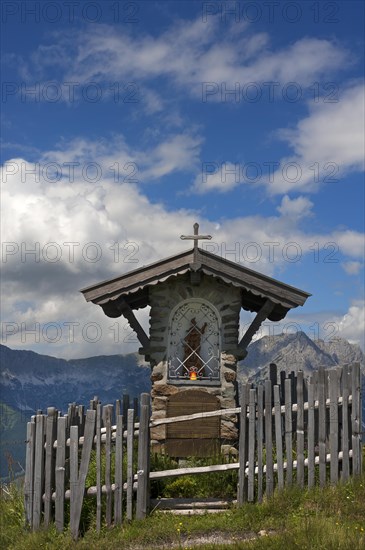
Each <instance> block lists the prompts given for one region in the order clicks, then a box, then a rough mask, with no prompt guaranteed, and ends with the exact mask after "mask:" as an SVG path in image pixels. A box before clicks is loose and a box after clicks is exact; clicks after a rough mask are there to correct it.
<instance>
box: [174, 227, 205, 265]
mask: <svg viewBox="0 0 365 550" xmlns="http://www.w3.org/2000/svg"><path fill="white" fill-rule="evenodd" d="M193 227H194V235H181V236H180V239H182V240H183V241H186V240H192V241H194V257H195V259H196V257H197V253H198V243H199V241H201V240H203V239H207V240H208V241H210V239H211V238H212V236H211V235H199V224H198V223H194V226H193Z"/></svg>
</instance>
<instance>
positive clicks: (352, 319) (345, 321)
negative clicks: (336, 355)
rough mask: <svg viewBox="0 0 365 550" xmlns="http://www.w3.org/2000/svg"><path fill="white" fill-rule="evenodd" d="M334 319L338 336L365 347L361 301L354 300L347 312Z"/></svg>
mask: <svg viewBox="0 0 365 550" xmlns="http://www.w3.org/2000/svg"><path fill="white" fill-rule="evenodd" d="M335 321H336V323H337V325H338V333H339V334H338V335H339V336H341V337H342V338H345V339H346V340H348V341H349V342H351V343H354V344H358V345H360V346H361V347H362V349H365V342H364V339H365V303H364V302H363V301H356V302H354V303H353V304H352V305H351V306H350V307H349V310H348V312H347V313H346V314H345V315H344V316H343V317H341V318H337V319H335Z"/></svg>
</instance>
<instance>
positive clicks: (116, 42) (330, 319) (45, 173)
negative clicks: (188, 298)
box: [1, 1, 365, 357]
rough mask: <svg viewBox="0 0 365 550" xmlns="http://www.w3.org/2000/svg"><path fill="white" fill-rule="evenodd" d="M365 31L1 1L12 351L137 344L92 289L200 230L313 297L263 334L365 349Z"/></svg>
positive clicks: (340, 15) (295, 20)
mask: <svg viewBox="0 0 365 550" xmlns="http://www.w3.org/2000/svg"><path fill="white" fill-rule="evenodd" d="M363 29H364V6H363V2H357V1H346V2H322V1H319V2H312V1H308V2H307V1H301V2H261V1H256V2H246V1H245V2H223V3H222V2H198V1H187V2H184V1H178V2H170V1H169V2H167V1H159V2H153V1H144V2H143V1H142V2H139V1H136V2H114V1H113V2H109V1H103V2H83V1H80V2H77V3H74V5H73V7H72V6H70V3H67V2H61V1H59V2H30V1H29V2H3V4H2V50H3V54H2V74H3V77H2V115H1V129H2V132H1V135H2V138H1V145H2V214H3V216H2V220H3V222H2V223H3V226H2V269H3V285H2V288H3V296H2V306H3V307H2V309H3V319H2V321H3V323H2V343H4V344H6V345H9V346H10V347H14V348H25V349H33V350H34V351H37V352H39V353H47V354H50V355H56V356H60V357H82V356H87V355H94V354H95V355H99V354H102V353H106V354H109V353H110V354H111V353H125V352H129V351H134V350H136V349H137V348H138V344H137V342H136V341H135V338H134V337H133V335H131V334H130V329H129V328H128V327H127V326H126V323H124V322H123V321H121V322H120V324H119V325H118V324H116V323H115V321H114V320H111V319H107V318H106V317H105V316H103V314H102V312H101V310H100V308H97V307H96V306H93V305H92V304H86V303H85V302H84V299H83V297H82V295H81V294H80V293H79V289H80V288H83V287H85V286H88V285H90V284H93V283H94V282H98V281H100V280H104V279H108V278H111V277H115V276H118V275H119V274H121V273H124V272H126V271H127V270H130V269H134V268H136V267H140V266H141V265H144V264H147V263H149V262H152V261H155V260H157V259H159V258H161V257H165V256H168V255H172V254H175V253H176V252H178V251H180V250H184V249H186V248H187V243H185V242H183V241H180V239H179V236H180V234H181V233H189V232H191V230H192V224H193V223H194V221H198V222H199V223H200V228H201V231H202V232H203V233H210V234H211V235H212V236H213V239H212V241H211V243H209V247H210V248H209V247H208V245H204V246H207V247H208V249H209V250H211V251H212V252H215V253H217V254H220V255H222V256H224V257H226V258H228V259H231V260H233V261H238V262H240V263H242V264H243V265H246V266H248V267H250V268H252V269H256V270H258V271H261V272H263V273H266V274H268V275H270V276H273V277H276V278H278V279H280V280H282V281H284V282H286V283H288V284H291V285H294V286H298V287H299V288H302V289H303V290H306V291H308V292H311V293H312V295H313V296H312V297H311V298H309V299H308V301H307V303H306V305H305V306H304V308H299V309H296V310H293V311H292V312H291V313H290V314H289V315H288V317H287V319H286V320H285V322H284V323H282V324H281V325H276V326H271V325H270V324H269V323H267V324H265V325H264V327H263V329H262V331H261V333H260V335H263V334H272V333H274V334H279V333H280V332H282V331H287V330H297V329H301V330H304V331H305V332H307V334H309V335H310V336H312V337H315V338H318V337H321V338H324V339H329V338H331V337H333V336H342V337H345V338H347V339H349V340H350V341H353V342H357V343H360V345H362V347H363V346H364V326H365V319H364V282H363V281H364V271H363V269H364V122H363V120H364V81H363V77H364V70H363V68H364V59H363V52H364V30H363ZM31 250H33V251H34V253H29V251H31ZM139 316H140V319H141V322H142V323H143V324H144V326H145V327H146V328H147V326H148V311H141V312H139ZM250 319H251V315H250V314H243V315H242V325H243V326H244V325H245V324H246V323H248V322H250ZM288 323H291V325H290V326H289V325H288Z"/></svg>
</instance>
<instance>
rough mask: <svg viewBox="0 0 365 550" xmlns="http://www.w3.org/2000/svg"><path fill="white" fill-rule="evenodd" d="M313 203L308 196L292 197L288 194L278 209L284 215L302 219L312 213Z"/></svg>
mask: <svg viewBox="0 0 365 550" xmlns="http://www.w3.org/2000/svg"><path fill="white" fill-rule="evenodd" d="M312 206H313V203H312V202H311V201H310V200H309V199H307V198H306V197H302V196H300V197H297V198H296V199H291V198H290V197H289V196H288V195H285V196H284V197H283V198H282V201H281V205H280V206H279V207H278V211H279V212H280V214H281V215H282V216H283V217H288V218H293V219H297V220H298V219H300V218H305V217H308V216H311V215H312V212H311V210H312Z"/></svg>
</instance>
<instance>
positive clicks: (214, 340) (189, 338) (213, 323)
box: [168, 298, 220, 383]
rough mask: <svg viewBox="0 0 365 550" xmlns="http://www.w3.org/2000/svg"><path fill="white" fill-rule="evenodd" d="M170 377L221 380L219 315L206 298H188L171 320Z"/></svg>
mask: <svg viewBox="0 0 365 550" xmlns="http://www.w3.org/2000/svg"><path fill="white" fill-rule="evenodd" d="M168 335H169V350H168V378H169V380H170V381H184V380H186V381H190V382H196V383H199V382H202V381H212V382H213V381H219V380H220V368H219V363H220V345H219V335H220V328H219V315H218V313H217V312H216V310H215V308H214V306H213V305H212V304H210V303H209V302H207V301H205V300H202V299H198V298H196V299H191V300H185V301H184V302H182V303H181V304H179V305H178V306H177V307H176V308H175V309H174V310H173V311H172V314H171V318H170V323H169V332H168Z"/></svg>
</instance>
